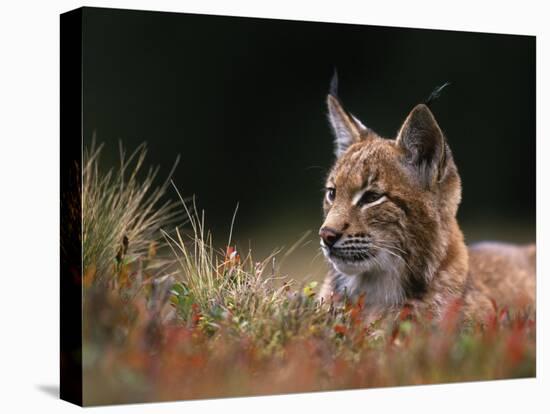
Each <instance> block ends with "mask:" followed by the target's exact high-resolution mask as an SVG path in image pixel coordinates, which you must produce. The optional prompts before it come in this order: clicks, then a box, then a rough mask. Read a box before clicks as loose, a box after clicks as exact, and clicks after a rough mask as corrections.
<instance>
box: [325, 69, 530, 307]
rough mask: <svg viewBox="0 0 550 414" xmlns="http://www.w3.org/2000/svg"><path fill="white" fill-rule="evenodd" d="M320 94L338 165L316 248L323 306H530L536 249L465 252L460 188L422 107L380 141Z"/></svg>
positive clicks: (333, 95)
mask: <svg viewBox="0 0 550 414" xmlns="http://www.w3.org/2000/svg"><path fill="white" fill-rule="evenodd" d="M336 89H337V86H336V79H334V80H333V85H332V87H331V92H330V93H329V94H328V96H327V104H328V118H329V122H330V125H331V127H332V130H333V134H334V138H335V154H336V161H335V163H334V166H333V167H332V169H331V171H330V173H329V174H328V177H327V179H326V191H325V197H324V201H323V210H324V223H323V225H322V226H321V229H320V231H319V236H320V239H321V240H320V243H321V249H322V251H323V254H324V256H325V257H326V259H327V261H328V263H329V266H330V270H329V273H328V275H327V277H326V279H325V282H324V284H323V287H322V289H321V292H320V297H321V298H322V300H323V301H329V300H335V298H341V297H344V296H347V297H358V296H362V297H363V300H364V303H365V307H366V308H367V309H369V308H370V309H371V310H373V311H377V312H385V311H387V310H390V309H398V308H400V307H402V306H404V305H408V304H411V305H414V306H421V307H423V308H425V309H428V310H429V311H430V312H432V313H433V314H434V315H436V317H437V316H441V314H442V312H443V310H444V309H446V306H449V305H450V304H452V303H457V301H460V303H461V304H463V309H464V312H465V313H466V315H467V316H470V317H474V316H475V317H483V316H484V315H486V314H487V312H490V311H491V310H492V309H493V308H494V304H495V303H496V304H498V305H499V306H519V305H521V306H524V305H528V306H530V307H533V306H534V302H535V246H534V245H528V246H518V245H511V244H505V243H497V242H484V243H480V244H477V245H473V246H471V247H467V246H466V244H465V242H464V237H463V234H462V231H461V229H460V227H459V225H458V222H457V219H456V214H457V210H458V206H459V204H460V200H461V181H460V176H459V174H458V170H457V167H456V165H455V162H454V161H453V156H452V153H451V150H450V148H449V145H448V143H447V140H446V138H445V136H444V134H443V132H442V130H441V128H440V127H439V125H438V123H437V121H436V120H435V117H434V115H433V114H432V112H431V110H430V109H429V107H428V106H427V105H426V104H419V105H417V106H415V107H414V108H413V109H412V111H411V112H410V113H409V114H408V116H407V117H406V119H405V121H404V123H403V125H402V126H401V128H400V129H399V131H398V133H397V136H396V138H395V139H386V138H383V137H381V136H379V135H377V134H376V133H375V132H374V131H373V130H372V129H370V128H368V127H366V126H365V125H364V124H363V123H361V121H359V120H358V119H357V118H356V117H355V116H353V115H352V114H351V113H349V112H347V111H346V110H345V109H344V108H343V106H342V104H341V102H340V100H339V98H338V95H337V92H336Z"/></svg>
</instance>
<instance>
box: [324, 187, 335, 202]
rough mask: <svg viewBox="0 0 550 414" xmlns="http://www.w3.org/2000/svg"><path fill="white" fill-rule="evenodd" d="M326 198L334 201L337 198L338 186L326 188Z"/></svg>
mask: <svg viewBox="0 0 550 414" xmlns="http://www.w3.org/2000/svg"><path fill="white" fill-rule="evenodd" d="M326 198H327V201H328V202H329V203H332V202H333V201H334V199H335V198H336V188H332V187H328V188H327V189H326Z"/></svg>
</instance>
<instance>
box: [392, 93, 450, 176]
mask: <svg viewBox="0 0 550 414" xmlns="http://www.w3.org/2000/svg"><path fill="white" fill-rule="evenodd" d="M397 144H398V145H399V146H400V147H401V148H402V149H403V151H404V154H405V159H406V161H407V163H409V164H411V165H413V167H414V168H415V171H416V173H417V174H418V176H419V178H420V180H421V182H422V183H423V184H424V185H425V186H426V187H430V186H431V185H432V184H433V183H434V182H435V181H438V180H439V179H440V178H441V176H442V175H443V170H444V167H445V160H446V157H445V151H446V144H445V138H444V137H443V132H441V129H440V128H439V125H438V124H437V121H436V120H435V118H434V116H433V114H432V112H431V111H430V110H429V108H428V107H427V106H426V105H424V104H420V105H417V106H415V107H414V109H413V110H412V111H411V112H410V114H409V116H407V119H406V120H405V122H404V123H403V126H402V127H401V130H400V131H399V134H398V136H397Z"/></svg>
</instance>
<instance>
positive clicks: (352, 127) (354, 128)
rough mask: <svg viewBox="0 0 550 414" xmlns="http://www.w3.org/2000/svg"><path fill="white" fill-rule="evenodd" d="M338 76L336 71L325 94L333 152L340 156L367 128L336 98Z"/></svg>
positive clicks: (358, 139) (359, 138) (357, 140)
mask: <svg viewBox="0 0 550 414" xmlns="http://www.w3.org/2000/svg"><path fill="white" fill-rule="evenodd" d="M337 89H338V77H337V75H336V72H335V73H334V76H333V78H332V81H331V84H330V93H329V95H328V96H327V106H328V119H329V122H330V126H331V127H332V132H333V134H334V144H335V146H334V152H335V154H336V157H340V156H341V155H342V154H343V153H344V152H346V150H347V149H348V147H349V146H350V145H352V144H354V143H356V142H359V141H360V140H361V136H362V132H364V131H366V130H367V128H366V127H365V126H364V125H363V124H362V123H361V122H360V121H359V120H358V119H357V118H355V117H354V116H353V115H352V114H350V113H348V112H347V111H346V110H345V109H344V108H343V107H342V105H341V104H340V100H339V99H338V91H337Z"/></svg>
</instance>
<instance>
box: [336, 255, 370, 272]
mask: <svg viewBox="0 0 550 414" xmlns="http://www.w3.org/2000/svg"><path fill="white" fill-rule="evenodd" d="M329 260H330V262H331V263H332V264H333V266H334V267H335V268H336V270H338V272H340V273H343V274H345V275H347V276H356V275H358V274H361V273H365V272H367V271H368V270H370V269H371V268H372V261H370V260H364V261H361V262H356V263H345V262H342V261H340V260H337V259H336V260H334V259H330V258H329Z"/></svg>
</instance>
